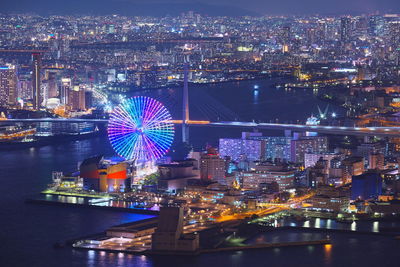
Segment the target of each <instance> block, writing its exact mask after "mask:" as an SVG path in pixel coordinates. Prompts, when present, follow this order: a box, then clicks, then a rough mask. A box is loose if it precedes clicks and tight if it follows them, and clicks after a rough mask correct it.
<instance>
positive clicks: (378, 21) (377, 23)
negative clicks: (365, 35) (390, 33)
mask: <svg viewBox="0 0 400 267" xmlns="http://www.w3.org/2000/svg"><path fill="white" fill-rule="evenodd" d="M384 33H385V19H384V18H383V17H382V16H378V15H376V16H371V17H370V18H369V34H370V35H372V36H382V35H383V34H384Z"/></svg>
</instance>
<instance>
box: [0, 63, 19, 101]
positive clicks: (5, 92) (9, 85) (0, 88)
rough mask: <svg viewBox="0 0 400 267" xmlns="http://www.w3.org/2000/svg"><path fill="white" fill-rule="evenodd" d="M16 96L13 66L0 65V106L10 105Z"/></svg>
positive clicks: (15, 79) (15, 78)
mask: <svg viewBox="0 0 400 267" xmlns="http://www.w3.org/2000/svg"><path fill="white" fill-rule="evenodd" d="M16 98H17V75H16V70H15V66H11V65H10V66H4V67H0V106H12V105H14V104H15V103H16Z"/></svg>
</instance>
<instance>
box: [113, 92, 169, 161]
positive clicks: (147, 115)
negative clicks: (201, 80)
mask: <svg viewBox="0 0 400 267" xmlns="http://www.w3.org/2000/svg"><path fill="white" fill-rule="evenodd" d="M171 119H172V118H171V114H170V113H169V111H168V110H167V109H166V108H165V106H164V105H162V104H161V103H160V102H158V101H157V100H155V99H153V98H150V97H145V96H138V97H133V98H130V99H127V100H125V101H124V102H123V103H121V104H120V105H119V106H117V107H116V108H115V109H114V110H113V112H112V113H111V115H110V119H109V121H108V138H109V140H110V143H111V145H112V147H113V148H114V150H115V152H116V153H117V154H118V155H120V156H121V157H123V158H125V159H127V160H136V161H141V162H148V161H155V160H157V159H159V158H161V157H162V156H163V155H165V153H167V151H168V150H169V148H170V147H171V144H172V142H173V139H174V125H173V124H172V123H171Z"/></svg>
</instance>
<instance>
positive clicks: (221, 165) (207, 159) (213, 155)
mask: <svg viewBox="0 0 400 267" xmlns="http://www.w3.org/2000/svg"><path fill="white" fill-rule="evenodd" d="M200 178H201V180H203V181H207V182H218V183H220V184H225V160H224V159H222V158H221V157H220V156H219V155H218V153H217V152H216V150H215V149H208V151H207V153H205V154H203V155H202V156H201V158H200Z"/></svg>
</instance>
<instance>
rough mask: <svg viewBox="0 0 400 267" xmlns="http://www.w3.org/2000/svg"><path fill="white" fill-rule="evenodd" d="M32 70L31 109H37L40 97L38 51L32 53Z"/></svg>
mask: <svg viewBox="0 0 400 267" xmlns="http://www.w3.org/2000/svg"><path fill="white" fill-rule="evenodd" d="M32 57H33V71H32V89H33V109H35V110H39V108H40V105H41V99H40V98H41V97H40V65H41V55H40V54H39V53H35V54H32Z"/></svg>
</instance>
